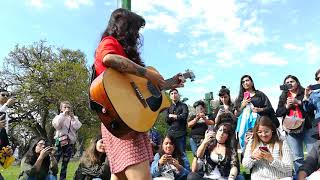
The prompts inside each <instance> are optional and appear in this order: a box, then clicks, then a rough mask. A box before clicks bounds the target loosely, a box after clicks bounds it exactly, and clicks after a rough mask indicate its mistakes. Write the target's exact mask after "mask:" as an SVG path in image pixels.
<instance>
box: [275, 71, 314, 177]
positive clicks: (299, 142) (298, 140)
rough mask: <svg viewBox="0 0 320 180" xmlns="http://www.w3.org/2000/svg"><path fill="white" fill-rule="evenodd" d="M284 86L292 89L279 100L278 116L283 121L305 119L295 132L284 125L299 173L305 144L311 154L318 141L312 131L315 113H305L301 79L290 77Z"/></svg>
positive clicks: (295, 168) (285, 80)
mask: <svg viewBox="0 0 320 180" xmlns="http://www.w3.org/2000/svg"><path fill="white" fill-rule="evenodd" d="M283 84H286V85H290V86H291V88H290V89H288V90H287V89H285V90H283V91H282V94H281V96H280V98H279V103H278V108H277V111H276V115H277V116H278V117H283V121H287V120H289V119H290V118H289V119H285V118H287V117H293V116H294V117H296V118H299V119H304V122H303V121H301V125H300V126H299V127H295V129H294V130H290V129H287V127H285V126H286V124H285V123H282V124H283V126H284V127H283V129H284V130H285V131H286V135H287V141H288V143H289V146H290V149H291V150H292V152H293V157H294V158H293V159H294V170H295V172H297V171H298V169H299V167H300V166H301V165H302V163H303V160H304V153H303V149H304V148H303V147H304V146H303V144H305V146H306V149H307V152H310V150H311V148H312V145H313V143H315V142H316V139H314V138H312V135H313V134H314V129H312V120H313V118H314V115H313V112H309V113H308V112H305V111H304V109H303V103H302V99H303V97H304V91H305V90H304V88H303V87H302V86H301V84H300V81H299V79H298V78H297V77H296V76H293V75H288V76H287V77H285V79H284V81H283Z"/></svg>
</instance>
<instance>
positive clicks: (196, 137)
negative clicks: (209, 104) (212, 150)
mask: <svg viewBox="0 0 320 180" xmlns="http://www.w3.org/2000/svg"><path fill="white" fill-rule="evenodd" d="M193 107H194V108H195V110H196V114H195V115H192V116H191V117H190V118H189V122H188V128H191V132H190V136H191V137H190V147H191V150H192V153H193V154H196V152H197V149H198V147H199V146H200V142H201V140H202V139H204V134H205V132H206V130H207V129H208V126H209V125H212V126H213V125H214V120H213V117H212V114H209V115H208V114H206V105H205V103H204V102H203V101H201V100H200V101H196V102H195V103H194V104H193Z"/></svg>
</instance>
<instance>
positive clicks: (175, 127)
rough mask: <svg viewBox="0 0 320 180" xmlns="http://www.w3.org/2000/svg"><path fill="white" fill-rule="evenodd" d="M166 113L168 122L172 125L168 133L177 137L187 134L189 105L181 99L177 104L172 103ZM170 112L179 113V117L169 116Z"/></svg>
mask: <svg viewBox="0 0 320 180" xmlns="http://www.w3.org/2000/svg"><path fill="white" fill-rule="evenodd" d="M166 113H167V114H166V122H167V124H168V125H169V126H170V127H169V131H168V133H169V134H171V135H172V136H174V137H175V138H177V137H181V136H185V135H186V134H187V118H188V114H189V109H188V106H187V105H186V104H184V103H182V102H180V101H179V102H177V103H176V104H172V105H171V106H170V107H169V108H168V109H167V111H166ZM169 114H175V115H178V118H177V119H173V118H169Z"/></svg>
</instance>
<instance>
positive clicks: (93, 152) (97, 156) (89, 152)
mask: <svg viewBox="0 0 320 180" xmlns="http://www.w3.org/2000/svg"><path fill="white" fill-rule="evenodd" d="M101 138H102V136H101V135H98V136H97V137H96V138H94V139H92V140H91V141H90V145H89V147H88V148H87V149H86V151H85V152H84V153H83V155H82V157H81V159H80V164H85V165H88V166H90V165H94V164H102V163H103V162H105V159H106V153H101V152H98V151H97V149H96V144H97V142H98V141H99V140H100V139H101Z"/></svg>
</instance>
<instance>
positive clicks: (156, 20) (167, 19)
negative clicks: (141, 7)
mask: <svg viewBox="0 0 320 180" xmlns="http://www.w3.org/2000/svg"><path fill="white" fill-rule="evenodd" d="M145 18H146V20H147V21H149V22H148V23H146V27H145V29H146V30H147V29H161V30H163V31H164V32H167V33H169V34H174V33H177V32H179V31H180V30H179V28H178V26H179V21H178V20H177V19H174V18H172V17H171V16H169V15H167V14H165V13H160V14H158V15H150V16H146V17H145ZM160 22H161V23H160Z"/></svg>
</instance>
